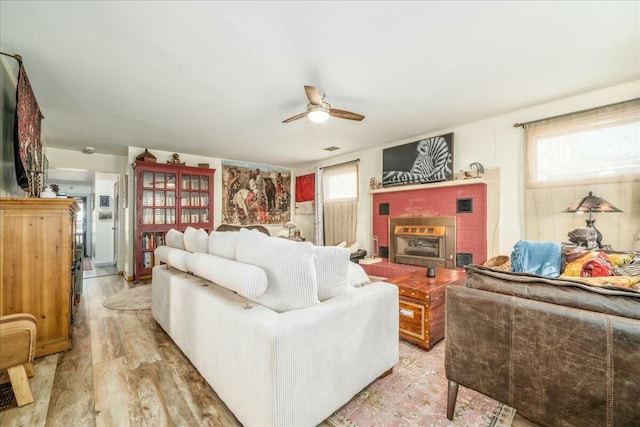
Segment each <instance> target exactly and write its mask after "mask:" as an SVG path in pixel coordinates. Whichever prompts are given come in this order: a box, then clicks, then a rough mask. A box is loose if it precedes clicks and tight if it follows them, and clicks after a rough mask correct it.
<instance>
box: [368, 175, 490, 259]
mask: <svg viewBox="0 0 640 427" xmlns="http://www.w3.org/2000/svg"><path fill="white" fill-rule="evenodd" d="M456 183H457V181H453V182H450V183H446V185H441V186H436V185H434V186H431V185H429V184H424V185H420V186H414V185H412V186H407V187H410V188H407V189H406V190H405V189H402V188H399V187H391V188H389V189H383V190H374V191H372V193H373V194H372V197H373V200H372V209H373V236H375V237H377V241H378V247H379V256H380V257H381V258H383V259H385V258H386V259H387V260H388V261H390V262H392V260H390V259H388V258H389V248H390V246H393V242H392V241H391V232H390V231H391V230H390V224H393V225H395V224H398V223H399V222H402V221H401V219H402V218H407V219H408V218H419V217H450V218H452V219H454V221H455V249H453V252H452V255H451V254H449V255H447V258H450V257H451V256H453V259H452V260H450V261H451V262H448V263H447V264H448V265H447V267H449V268H454V267H455V268H460V267H462V266H464V265H466V264H470V263H474V264H482V263H483V262H484V261H486V259H487V185H486V183H482V182H478V183H470V182H466V181H465V182H463V183H460V185H456ZM392 219H393V221H392ZM391 249H392V251H393V248H391ZM450 249H451V248H450ZM447 252H449V251H447ZM392 255H393V254H392Z"/></svg>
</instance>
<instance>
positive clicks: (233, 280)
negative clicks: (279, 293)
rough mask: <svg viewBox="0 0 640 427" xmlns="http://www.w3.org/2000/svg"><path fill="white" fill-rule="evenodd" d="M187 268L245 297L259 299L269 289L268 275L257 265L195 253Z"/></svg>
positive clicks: (189, 258)
mask: <svg viewBox="0 0 640 427" xmlns="http://www.w3.org/2000/svg"><path fill="white" fill-rule="evenodd" d="M187 268H189V271H191V272H192V273H193V274H195V275H196V276H199V277H202V278H204V279H207V280H211V281H212V282H213V283H215V284H217V285H220V286H222V287H225V288H227V289H229V290H231V291H233V292H236V293H237V294H238V295H241V296H243V297H254V298H255V297H259V296H260V295H262V294H264V292H265V290H266V289H267V274H266V273H265V271H264V270H263V269H262V268H260V267H256V266H255V265H247V264H243V263H241V262H238V261H234V260H230V259H226V258H222V257H219V256H216V255H210V254H202V253H195V254H191V255H190V256H189V257H188V258H187Z"/></svg>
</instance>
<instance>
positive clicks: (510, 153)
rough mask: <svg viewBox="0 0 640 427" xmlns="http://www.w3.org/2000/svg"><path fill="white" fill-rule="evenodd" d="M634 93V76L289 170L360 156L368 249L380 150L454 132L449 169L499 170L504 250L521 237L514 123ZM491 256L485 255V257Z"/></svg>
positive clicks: (363, 242) (308, 223) (307, 229)
mask: <svg viewBox="0 0 640 427" xmlns="http://www.w3.org/2000/svg"><path fill="white" fill-rule="evenodd" d="M638 97H640V80H637V81H634V82H630V83H626V84H621V85H618V86H614V87H611V88H606V89H602V90H598V91H594V92H589V93H585V94H581V95H576V96H573V97H570V98H565V99H560V100H557V101H554V102H549V103H546V104H542V105H538V106H533V107H527V108H523V109H520V110H516V111H513V112H510V113H507V114H503V115H500V116H495V117H490V118H487V119H484V120H479V121H476V122H472V123H464V124H460V125H458V126H453V127H451V128H447V129H441V130H439V131H436V132H431V133H429V134H423V135H416V136H413V137H410V138H406V139H403V140H398V141H390V142H389V143H388V144H385V145H383V146H380V147H376V148H371V149H368V150H363V151H359V152H355V153H351V154H345V155H343V156H340V157H336V158H333V159H330V160H325V161H323V162H321V163H320V164H319V165H305V166H301V167H298V168H295V169H294V171H293V172H294V175H296V176H298V175H305V174H307V173H311V172H313V171H314V168H315V166H330V165H332V164H336V163H341V162H343V161H347V160H352V159H356V158H359V159H360V204H359V206H358V211H359V212H358V241H359V242H360V247H361V248H363V249H367V251H369V253H371V247H372V246H371V198H370V196H369V195H368V194H369V179H370V178H371V177H376V178H377V179H378V180H381V179H382V149H383V148H387V147H391V146H395V145H400V144H405V143H408V142H413V141H416V140H419V139H422V138H426V137H430V136H436V135H442V134H446V133H449V132H453V133H454V152H453V157H454V171H459V170H461V169H462V170H469V165H470V164H471V163H472V162H480V163H482V164H483V165H484V166H485V167H499V168H500V213H499V222H500V224H499V230H500V235H499V238H498V248H497V249H498V253H501V254H509V253H511V250H512V248H513V245H514V243H515V242H517V241H518V240H520V239H522V238H524V237H523V236H524V196H523V187H524V184H523V142H524V138H523V136H524V133H523V130H522V128H514V127H513V124H514V123H517V122H529V121H534V120H538V119H543V118H546V117H551V116H557V115H561V114H567V113H571V112H574V111H580V110H584V109H588V108H593V107H599V106H602V105H608V104H612V103H616V102H620V101H624V100H628V99H633V98H638ZM294 222H295V223H296V225H298V226H299V227H300V228H302V231H303V233H304V234H305V235H306V236H313V217H312V216H303V215H296V216H295V218H294ZM493 255H497V254H487V256H488V257H491V256H493Z"/></svg>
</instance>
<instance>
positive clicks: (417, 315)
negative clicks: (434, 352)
mask: <svg viewBox="0 0 640 427" xmlns="http://www.w3.org/2000/svg"><path fill="white" fill-rule="evenodd" d="M465 279H466V273H465V272H464V271H461V270H451V269H447V268H436V277H427V276H426V269H424V270H420V271H414V272H412V273H407V274H403V275H401V276H396V277H393V278H391V279H387V280H386V282H388V283H393V284H394V285H396V286H398V293H399V295H400V308H399V316H400V338H402V339H404V340H406V341H410V342H412V343H414V344H416V345H418V346H419V347H422V348H424V349H425V350H431V348H432V347H433V346H434V345H435V344H436V343H437V342H438V341H440V340H441V339H443V338H444V291H445V289H446V287H447V286H449V285H461V284H462V283H464V280H465Z"/></svg>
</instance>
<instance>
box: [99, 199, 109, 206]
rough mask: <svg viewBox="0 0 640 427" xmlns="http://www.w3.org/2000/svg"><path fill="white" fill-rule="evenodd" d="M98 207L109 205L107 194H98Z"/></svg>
mask: <svg viewBox="0 0 640 427" xmlns="http://www.w3.org/2000/svg"><path fill="white" fill-rule="evenodd" d="M100 207H101V208H102V207H109V196H100Z"/></svg>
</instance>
